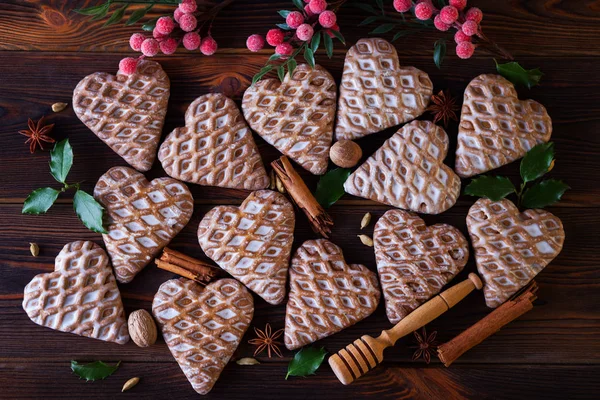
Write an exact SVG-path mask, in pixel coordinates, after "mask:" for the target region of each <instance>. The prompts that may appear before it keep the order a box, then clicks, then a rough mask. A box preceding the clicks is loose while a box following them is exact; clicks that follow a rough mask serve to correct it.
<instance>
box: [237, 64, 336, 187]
mask: <svg viewBox="0 0 600 400" xmlns="http://www.w3.org/2000/svg"><path fill="white" fill-rule="evenodd" d="M336 94H337V87H336V84H335V81H334V80H333V77H332V76H331V74H329V72H327V71H326V70H325V68H323V67H321V66H320V65H315V67H314V68H311V67H309V66H308V65H306V64H301V65H298V67H297V68H296V69H295V70H294V73H293V74H292V76H290V74H287V75H286V76H285V79H284V80H283V82H281V83H280V82H279V80H278V79H264V80H261V81H258V82H256V83H255V84H254V85H252V86H250V87H249V88H248V89H246V92H245V93H244V98H243V100H242V110H243V111H244V117H246V121H248V124H249V125H250V127H251V128H252V129H254V130H255V131H256V133H258V134H259V135H260V136H262V138H263V139H265V140H266V141H267V142H268V143H269V144H271V145H272V146H275V148H277V150H279V151H281V152H282V153H283V154H285V155H286V156H288V157H290V158H291V159H293V160H294V161H296V162H297V163H298V164H300V166H301V167H302V168H304V169H306V170H308V171H310V172H311V173H313V174H315V175H322V174H324V173H325V172H326V171H327V164H328V162H329V147H331V140H332V137H333V120H334V118H335V98H336Z"/></svg>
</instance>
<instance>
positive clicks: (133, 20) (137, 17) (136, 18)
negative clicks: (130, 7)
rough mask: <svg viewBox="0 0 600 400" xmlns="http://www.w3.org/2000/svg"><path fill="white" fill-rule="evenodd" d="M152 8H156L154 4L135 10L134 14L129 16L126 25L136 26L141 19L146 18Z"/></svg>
mask: <svg viewBox="0 0 600 400" xmlns="http://www.w3.org/2000/svg"><path fill="white" fill-rule="evenodd" d="M152 7H154V4H150V5H149V6H147V7H144V8H140V9H137V10H135V11H134V12H132V13H131V15H130V16H129V19H128V20H127V22H125V25H128V26H129V25H133V24H135V23H136V22H138V21H139V20H140V19H142V18H144V16H145V15H146V14H147V13H148V11H150V10H151V9H152Z"/></svg>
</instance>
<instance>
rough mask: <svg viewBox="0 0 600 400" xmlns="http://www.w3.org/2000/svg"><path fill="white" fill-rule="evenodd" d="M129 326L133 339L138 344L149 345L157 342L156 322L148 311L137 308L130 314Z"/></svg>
mask: <svg viewBox="0 0 600 400" xmlns="http://www.w3.org/2000/svg"><path fill="white" fill-rule="evenodd" d="M127 327H128V328H129V336H130V337H131V340H133V342H134V343H135V344H137V345H138V346H140V347H148V346H151V345H153V344H154V343H156V337H157V335H158V332H157V330H156V323H155V322H154V319H153V318H152V316H151V315H150V313H149V312H148V311H146V310H136V311H134V312H132V313H131V314H129V319H128V320H127Z"/></svg>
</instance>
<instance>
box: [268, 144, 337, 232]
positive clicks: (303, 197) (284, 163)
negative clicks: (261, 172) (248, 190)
mask: <svg viewBox="0 0 600 400" xmlns="http://www.w3.org/2000/svg"><path fill="white" fill-rule="evenodd" d="M271 166H272V167H273V170H274V171H275V173H276V174H277V176H278V177H279V179H280V180H281V183H282V184H283V186H284V187H285V190H286V191H287V192H288V193H289V195H290V197H291V198H292V201H293V202H294V203H296V205H297V206H298V207H299V208H300V209H301V210H302V211H304V214H306V216H307V217H308V222H309V223H310V226H311V228H312V230H313V231H314V232H315V233H318V234H320V235H321V236H323V237H325V238H329V236H328V235H329V234H330V233H331V227H332V226H333V220H332V219H331V217H330V216H329V214H327V212H326V211H325V209H324V208H323V207H322V206H321V205H320V204H319V203H318V202H317V199H315V196H313V194H312V193H311V192H310V190H308V187H307V186H306V184H305V183H304V181H303V180H302V178H301V177H300V175H298V173H297V172H296V170H294V168H293V167H292V164H291V163H290V160H288V158H287V157H286V156H281V157H280V158H279V159H278V160H275V161H273V162H272V163H271Z"/></svg>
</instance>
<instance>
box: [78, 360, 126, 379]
mask: <svg viewBox="0 0 600 400" xmlns="http://www.w3.org/2000/svg"><path fill="white" fill-rule="evenodd" d="M119 365H121V361H119V362H118V363H117V364H115V365H108V364H106V363H103V362H102V361H94V362H91V363H88V364H79V363H78V362H77V361H71V370H72V371H73V372H75V374H76V375H77V376H79V378H83V379H85V380H86V381H92V382H93V381H95V380H98V379H104V378H108V377H109V376H111V375H112V374H114V373H115V371H116V370H117V369H119Z"/></svg>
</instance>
